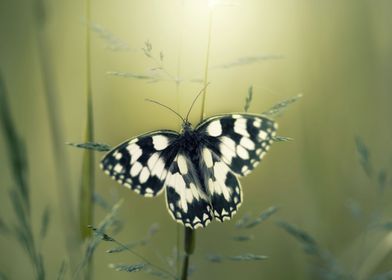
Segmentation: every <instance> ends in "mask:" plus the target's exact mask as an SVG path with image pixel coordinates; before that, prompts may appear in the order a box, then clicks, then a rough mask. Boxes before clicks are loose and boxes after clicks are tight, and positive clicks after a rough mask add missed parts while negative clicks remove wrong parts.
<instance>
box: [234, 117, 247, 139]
mask: <svg viewBox="0 0 392 280" xmlns="http://www.w3.org/2000/svg"><path fill="white" fill-rule="evenodd" d="M234 132H236V133H238V134H239V135H242V136H247V137H250V135H249V133H248V131H247V130H246V119H244V118H240V119H237V120H236V121H235V122H234Z"/></svg>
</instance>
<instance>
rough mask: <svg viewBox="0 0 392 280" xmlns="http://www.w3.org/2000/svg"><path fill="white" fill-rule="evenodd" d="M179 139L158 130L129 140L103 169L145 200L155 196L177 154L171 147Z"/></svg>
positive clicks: (111, 154) (107, 157)
mask: <svg viewBox="0 0 392 280" xmlns="http://www.w3.org/2000/svg"><path fill="white" fill-rule="evenodd" d="M178 137H179V134H178V133H177V132H175V131H171V130H159V131H154V132H151V133H147V134H144V135H141V136H139V137H136V138H133V139H130V140H128V141H126V142H124V143H122V144H120V145H119V146H117V147H115V148H114V149H112V150H111V151H109V152H108V153H107V154H106V155H105V156H104V158H103V159H102V160H101V168H102V169H103V170H104V171H105V173H106V174H108V175H109V176H110V177H111V178H113V179H114V180H116V181H117V182H118V183H120V184H121V185H123V186H125V187H127V188H130V189H132V190H134V191H135V192H137V193H139V194H141V195H143V196H150V197H151V196H156V195H157V194H159V193H160V192H161V191H162V189H163V186H164V181H165V179H166V175H167V169H168V167H169V166H170V163H171V161H172V160H173V158H174V156H175V154H176V153H177V151H176V150H175V149H176V147H175V146H173V145H171V144H172V143H173V141H175V140H176V139H177V138H178ZM173 155H174V156H173Z"/></svg>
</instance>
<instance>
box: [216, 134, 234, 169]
mask: <svg viewBox="0 0 392 280" xmlns="http://www.w3.org/2000/svg"><path fill="white" fill-rule="evenodd" d="M220 140H221V142H222V143H221V144H220V145H219V148H220V152H221V154H222V155H223V158H224V160H225V162H226V163H228V164H231V161H232V158H233V157H235V156H236V154H235V146H236V144H235V142H234V140H233V139H230V138H229V137H227V136H223V137H221V138H220Z"/></svg>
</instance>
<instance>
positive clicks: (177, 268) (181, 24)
mask: <svg viewBox="0 0 392 280" xmlns="http://www.w3.org/2000/svg"><path fill="white" fill-rule="evenodd" d="M184 10H185V1H184V0H182V1H181V12H180V20H179V26H180V32H179V33H178V54H177V71H176V72H177V73H176V75H177V77H176V96H177V112H180V104H181V95H180V83H181V81H180V73H181V57H182V38H183V34H184V14H185V11H184ZM180 232H181V225H180V224H178V223H177V251H176V264H177V265H176V270H177V271H176V274H177V275H179V273H180V258H181V255H180V239H181V238H180Z"/></svg>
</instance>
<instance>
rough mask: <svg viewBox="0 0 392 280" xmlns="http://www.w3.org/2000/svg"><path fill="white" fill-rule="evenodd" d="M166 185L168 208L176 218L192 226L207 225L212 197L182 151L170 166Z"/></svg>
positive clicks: (209, 218)
mask: <svg viewBox="0 0 392 280" xmlns="http://www.w3.org/2000/svg"><path fill="white" fill-rule="evenodd" d="M165 186H166V203H167V208H168V210H169V213H170V214H171V216H172V217H173V219H174V220H176V221H177V222H180V223H183V224H184V225H185V226H187V227H190V228H198V227H205V226H207V225H208V224H209V223H210V222H211V220H212V218H213V214H212V207H211V204H210V197H209V196H208V194H207V192H206V190H205V188H204V187H203V186H202V182H201V180H200V178H199V176H198V172H197V171H196V167H195V166H194V163H193V162H191V161H190V160H189V158H188V157H187V155H186V154H184V153H183V152H182V151H180V152H179V153H178V154H177V156H176V158H175V159H174V160H173V162H172V164H171V166H170V168H169V172H168V174H167V177H166V181H165Z"/></svg>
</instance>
